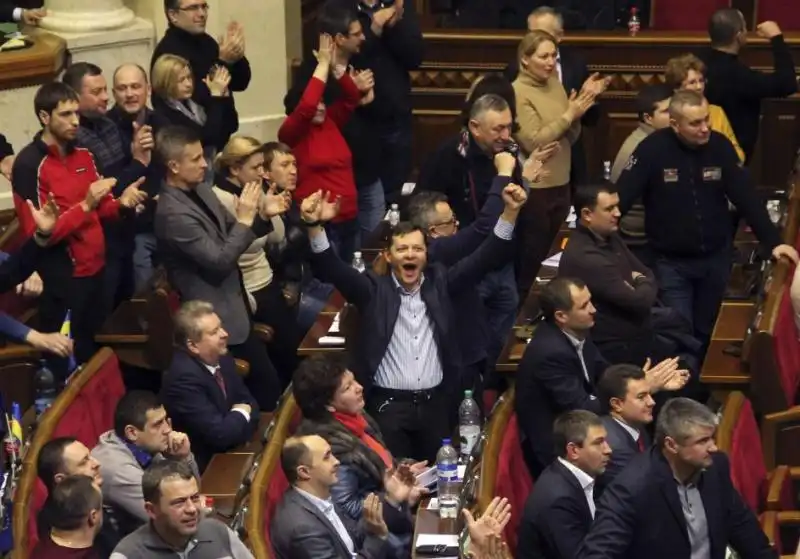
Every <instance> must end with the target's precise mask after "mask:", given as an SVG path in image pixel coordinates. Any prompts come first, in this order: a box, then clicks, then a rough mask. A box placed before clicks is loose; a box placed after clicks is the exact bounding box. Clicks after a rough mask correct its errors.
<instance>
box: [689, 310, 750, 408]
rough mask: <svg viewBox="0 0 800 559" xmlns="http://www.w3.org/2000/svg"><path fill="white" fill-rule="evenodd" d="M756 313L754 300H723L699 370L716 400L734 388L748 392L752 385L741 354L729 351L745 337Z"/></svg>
mask: <svg viewBox="0 0 800 559" xmlns="http://www.w3.org/2000/svg"><path fill="white" fill-rule="evenodd" d="M754 312H755V304H754V303H753V302H749V301H747V302H745V301H743V302H739V301H736V302H731V301H726V302H723V303H722V307H721V308H720V311H719V316H718V317H717V323H716V324H715V325H714V331H713V333H712V334H711V342H710V343H709V345H708V351H707V352H706V356H705V360H704V361H703V366H702V368H701V370H700V382H702V383H703V384H707V385H709V387H710V388H711V394H712V396H713V397H714V399H715V400H716V401H717V402H724V401H725V397H726V395H727V393H728V392H730V391H732V390H744V391H747V388H748V385H749V384H750V373H749V372H748V371H747V367H746V365H745V364H744V363H742V359H741V356H740V355H735V354H729V353H727V350H728V348H729V347H730V346H731V344H733V343H735V342H741V341H742V340H744V336H745V332H746V331H747V327H748V325H749V324H750V322H751V321H752V320H753V313H754Z"/></svg>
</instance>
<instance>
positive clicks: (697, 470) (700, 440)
mask: <svg viewBox="0 0 800 559" xmlns="http://www.w3.org/2000/svg"><path fill="white" fill-rule="evenodd" d="M731 151H733V148H731ZM716 429H717V416H716V415H715V414H714V413H713V412H712V411H711V410H709V409H708V408H707V407H706V406H704V405H703V404H700V403H698V402H695V401H694V400H689V399H687V398H674V399H672V400H670V401H669V402H667V403H666V404H665V405H664V407H663V408H662V409H661V412H660V413H659V414H658V422H657V425H656V440H655V444H654V446H653V448H652V449H650V450H649V451H647V452H644V453H641V454H639V455H638V456H636V457H635V458H634V459H633V460H631V462H630V463H629V465H628V467H627V468H625V470H623V471H622V472H621V473H620V474H619V475H618V476H617V477H616V479H615V480H614V481H613V482H612V483H611V485H610V486H609V487H608V488H607V489H606V490H605V492H604V493H603V498H602V499H601V500H600V502H599V503H598V507H597V514H596V515H595V520H594V523H593V524H592V527H591V529H590V530H589V533H588V534H587V535H586V537H585V538H584V539H583V543H582V544H581V546H580V548H579V549H578V552H577V553H576V554H575V555H574V556H575V557H580V558H581V559H601V558H602V559H609V558H613V559H641V558H642V557H647V558H648V559H691V558H698V557H705V558H708V559H723V558H724V557H725V556H726V549H727V548H728V547H730V548H732V549H733V550H734V551H735V552H736V553H737V554H738V556H739V557H741V558H742V559H778V553H777V552H776V551H775V550H774V549H773V548H772V546H771V545H770V543H769V541H768V540H767V537H766V536H765V535H764V532H763V531H762V530H761V527H760V526H759V523H758V519H757V518H756V516H755V514H753V511H751V510H750V508H749V507H748V506H747V504H746V503H745V502H744V501H743V500H742V497H741V495H739V493H738V491H736V488H735V487H734V486H733V483H732V481H731V472H730V463H729V461H728V457H727V456H726V455H725V454H724V453H722V452H718V451H717V446H716V444H715V442H714V434H715V432H716Z"/></svg>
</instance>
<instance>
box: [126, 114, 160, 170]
mask: <svg viewBox="0 0 800 559" xmlns="http://www.w3.org/2000/svg"><path fill="white" fill-rule="evenodd" d="M154 147H156V141H155V137H154V136H153V127H152V126H149V125H147V124H145V125H144V126H140V125H139V123H138V122H134V123H133V140H132V141H131V153H132V154H133V158H134V159H136V160H138V161H140V162H141V163H142V164H143V165H150V160H151V158H152V155H153V148H154Z"/></svg>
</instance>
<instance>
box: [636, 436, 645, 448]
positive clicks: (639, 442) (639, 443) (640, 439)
mask: <svg viewBox="0 0 800 559" xmlns="http://www.w3.org/2000/svg"><path fill="white" fill-rule="evenodd" d="M636 444H637V445H638V446H639V452H644V437H642V435H641V434H640V435H639V438H638V439H636Z"/></svg>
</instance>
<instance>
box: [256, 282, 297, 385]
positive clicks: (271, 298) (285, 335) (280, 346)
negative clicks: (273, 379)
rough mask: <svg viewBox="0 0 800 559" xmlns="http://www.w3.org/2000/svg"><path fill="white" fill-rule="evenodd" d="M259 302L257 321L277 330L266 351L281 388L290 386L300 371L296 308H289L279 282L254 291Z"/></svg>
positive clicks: (257, 304)
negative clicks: (296, 370)
mask: <svg viewBox="0 0 800 559" xmlns="http://www.w3.org/2000/svg"><path fill="white" fill-rule="evenodd" d="M252 295H253V297H254V298H255V300H256V312H255V315H254V318H255V319H256V321H258V322H262V323H264V324H267V325H269V326H271V327H272V328H273V329H274V330H275V335H274V336H273V338H272V343H270V344H269V346H267V352H268V353H269V356H270V358H271V359H272V362H273V364H274V365H275V368H276V369H277V370H278V376H279V377H280V379H281V385H282V387H284V388H285V387H287V386H288V385H289V383H290V382H291V380H292V375H293V374H294V370H295V369H296V368H297V364H298V358H297V348H298V347H299V346H300V342H301V341H302V336H301V334H300V327H299V326H298V324H297V307H290V306H289V304H288V303H287V301H286V297H284V296H283V289H282V288H281V284H280V282H278V281H276V280H275V279H274V278H273V281H272V282H271V283H270V284H269V285H267V286H266V287H264V288H262V289H259V290H258V291H255V292H253V294H252Z"/></svg>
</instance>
